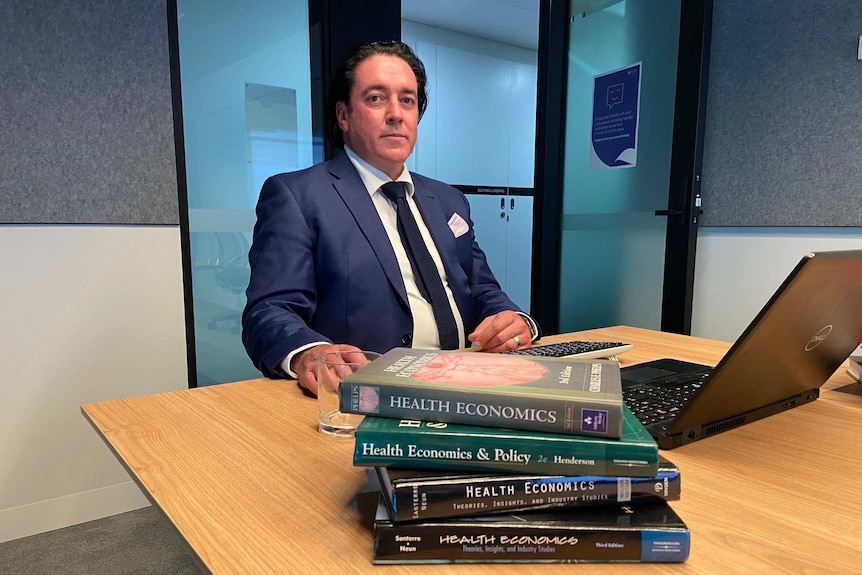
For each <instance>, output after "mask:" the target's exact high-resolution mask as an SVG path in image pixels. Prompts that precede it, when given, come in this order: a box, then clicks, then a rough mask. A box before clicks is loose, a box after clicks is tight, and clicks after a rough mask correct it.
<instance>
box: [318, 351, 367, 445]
mask: <svg viewBox="0 0 862 575" xmlns="http://www.w3.org/2000/svg"><path fill="white" fill-rule="evenodd" d="M378 357H380V354H379V353H375V352H373V351H336V352H332V353H325V354H323V355H321V356H320V357H319V358H318V359H317V405H318V429H319V430H320V431H321V432H322V433H326V434H327V435H332V436H334V437H353V434H354V432H355V431H356V427H357V426H358V425H359V423H360V422H361V421H362V419H363V417H364V416H363V415H357V414H354V413H342V412H341V411H339V409H338V386H339V384H340V383H341V380H342V379H343V378H344V377H346V376H347V375H349V374H351V373H353V372H354V371H356V370H358V369H360V368H361V367H362V366H363V365H366V364H368V363H369V362H371V361H373V360H375V359H377V358H378Z"/></svg>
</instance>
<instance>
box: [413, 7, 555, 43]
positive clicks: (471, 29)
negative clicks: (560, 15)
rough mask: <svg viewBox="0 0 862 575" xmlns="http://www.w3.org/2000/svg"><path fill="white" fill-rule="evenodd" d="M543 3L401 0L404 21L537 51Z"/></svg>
mask: <svg viewBox="0 0 862 575" xmlns="http://www.w3.org/2000/svg"><path fill="white" fill-rule="evenodd" d="M539 2H540V0H433V1H429V0H401V18H402V19H404V20H410V21H412V22H419V23H420V24H426V25H428V26H436V27H437V28H444V29H446V30H453V31H455V32H461V33H462V34H469V35H471V36H478V37H480V38H485V39H487V40H496V41H497V42H502V43H504V44H512V45H514V46H520V47H522V48H529V49H530V50H536V49H537V48H538V45H539Z"/></svg>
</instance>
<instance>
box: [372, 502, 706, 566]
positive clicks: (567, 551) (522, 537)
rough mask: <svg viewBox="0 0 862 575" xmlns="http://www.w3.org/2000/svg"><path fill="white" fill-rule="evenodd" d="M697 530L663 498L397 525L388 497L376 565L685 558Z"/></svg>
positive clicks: (378, 521) (381, 513)
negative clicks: (392, 519)
mask: <svg viewBox="0 0 862 575" xmlns="http://www.w3.org/2000/svg"><path fill="white" fill-rule="evenodd" d="M690 544H691V535H690V533H689V530H688V527H686V525H685V523H683V521H682V520H681V519H680V518H679V516H677V514H676V513H674V511H673V509H671V507H670V506H669V505H668V504H667V503H666V502H663V501H659V502H655V503H649V504H645V505H634V504H632V505H611V506H604V507H602V506H600V507H590V508H569V509H557V510H554V511H553V512H541V511H539V512H537V511H533V512H522V513H517V514H514V513H511V514H510V513H506V514H502V515H486V516H481V517H477V516H471V517H459V518H450V519H438V520H428V521H422V522H407V523H395V522H393V521H391V520H390V519H389V512H388V511H387V509H386V506H385V503H384V501H383V498H381V503H380V505H379V506H378V508H377V515H376V518H375V521H374V557H373V562H374V563H573V562H628V563H679V562H682V561H685V560H686V559H687V558H688V554H689V548H690Z"/></svg>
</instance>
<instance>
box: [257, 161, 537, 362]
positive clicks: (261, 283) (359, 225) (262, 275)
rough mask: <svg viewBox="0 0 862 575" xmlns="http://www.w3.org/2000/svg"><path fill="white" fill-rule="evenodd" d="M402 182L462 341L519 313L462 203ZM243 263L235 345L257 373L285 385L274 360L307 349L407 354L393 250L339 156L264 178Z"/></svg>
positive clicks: (403, 297) (436, 185) (419, 182)
mask: <svg viewBox="0 0 862 575" xmlns="http://www.w3.org/2000/svg"><path fill="white" fill-rule="evenodd" d="M411 177H412V179H413V184H414V196H413V197H414V200H415V202H416V205H417V207H418V208H419V211H420V212H421V214H422V218H423V219H424V220H425V224H426V225H427V226H428V230H429V231H430V233H431V236H432V237H433V238H434V243H435V244H436V246H437V250H438V251H439V252H440V257H441V258H442V260H443V266H444V268H445V270H446V276H447V278H448V280H449V285H450V287H451V288H452V293H453V294H454V296H455V301H456V302H457V304H458V309H459V310H460V311H461V315H462V319H463V322H464V329H465V333H467V334H469V333H470V332H472V331H473V329H474V328H475V327H476V326H477V325H478V324H479V322H480V321H481V320H482V319H484V318H485V317H487V316H490V315H493V314H495V313H498V312H501V311H504V310H515V311H520V310H519V309H518V307H517V306H516V305H515V304H514V303H513V302H512V301H511V300H510V299H509V298H508V297H507V296H506V294H505V293H503V291H502V290H501V289H500V285H499V284H498V283H497V280H496V279H495V278H494V274H493V273H491V270H490V268H489V267H488V263H487V261H486V259H485V254H484V253H483V252H482V250H481V249H480V248H479V246H478V244H477V243H476V239H475V237H474V234H473V222H472V220H471V219H470V209H469V204H468V203H467V199H466V198H465V197H464V195H463V194H462V193H461V192H460V191H458V190H456V189H455V188H453V187H451V186H448V185H446V184H444V183H442V182H438V181H436V180H432V179H429V178H425V177H423V176H420V175H418V174H413V173H411ZM453 213H457V214H459V215H460V216H461V218H463V219H464V221H466V222H467V224H468V225H469V227H470V229H469V231H468V232H467V233H465V234H463V235H461V236H460V237H458V238H456V237H455V235H454V233H453V232H452V230H450V229H449V225H448V223H447V222H448V221H449V218H450V217H452V214H453ZM249 262H250V264H251V279H250V281H249V286H248V290H247V292H246V293H247V296H248V302H247V304H246V308H245V310H244V312H243V317H242V323H243V332H242V338H243V343H244V345H245V348H246V350H247V351H248V354H249V356H250V357H251V359H252V362H253V363H254V365H255V366H256V367H257V368H258V369H259V370H261V371H262V372H263V374H264V375H266V376H268V377H284V376H285V374H284V372H282V371H281V369H280V367H279V363H280V362H281V360H282V359H284V358H285V357H286V356H287V354H288V353H290V352H291V351H293V350H294V349H297V348H299V347H301V346H303V345H305V344H309V343H312V342H316V341H329V342H332V343H348V344H352V345H355V346H357V347H359V348H361V349H365V350H370V351H378V352H385V351H388V350H390V349H392V348H393V347H398V346H402V347H410V344H411V342H412V339H413V333H412V332H413V319H412V317H411V314H410V307H409V306H408V304H407V292H406V290H405V288H404V281H403V279H402V277H401V272H400V271H399V268H398V261H397V259H396V257H395V251H394V250H393V249H392V245H391V243H390V242H389V237H388V236H387V235H386V231H385V229H384V228H383V223H382V222H381V221H380V216H379V215H378V213H377V210H376V208H375V207H374V203H373V202H372V200H371V197H370V196H369V194H368V191H367V190H366V188H365V185H364V184H363V182H362V179H361V178H360V177H359V173H358V172H357V171H356V168H354V166H353V164H352V163H351V162H350V160H349V158H348V157H347V155H346V154H345V153H344V152H342V151H339V152H338V153H337V155H336V157H335V158H334V159H333V160H331V161H329V162H325V163H322V164H318V165H316V166H313V167H311V168H308V169H306V170H302V171H299V172H293V173H287V174H279V175H276V176H273V177H271V178H269V179H267V180H266V182H265V183H264V185H263V188H262V190H261V193H260V198H259V200H258V204H257V223H256V224H255V228H254V240H253V243H252V247H251V250H250V251H249ZM465 343H466V342H465Z"/></svg>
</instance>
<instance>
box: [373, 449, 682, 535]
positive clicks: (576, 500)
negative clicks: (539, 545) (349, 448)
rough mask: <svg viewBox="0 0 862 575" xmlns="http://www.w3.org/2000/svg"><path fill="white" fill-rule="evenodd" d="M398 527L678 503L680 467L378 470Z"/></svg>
mask: <svg viewBox="0 0 862 575" xmlns="http://www.w3.org/2000/svg"><path fill="white" fill-rule="evenodd" d="M376 471H377V476H378V477H379V478H380V485H381V491H382V493H383V495H384V496H385V497H386V498H387V500H388V504H389V505H388V507H389V510H390V512H391V516H390V518H391V519H392V520H393V521H413V520H419V519H431V518H437V517H458V516H461V515H485V514H488V513H500V512H505V511H523V510H527V509H545V508H557V507H585V506H589V505H613V504H617V503H629V502H638V503H640V502H643V501H645V500H650V499H654V500H662V499H663V500H666V501H672V500H677V499H679V497H680V471H679V467H677V466H676V465H674V464H673V463H671V462H670V461H668V460H667V459H664V458H661V459H660V460H659V469H658V475H657V476H656V477H605V476H597V475H574V476H572V475H568V476H567V475H535V474H511V473H475V472H469V471H448V470H432V469H399V468H390V467H377V468H376Z"/></svg>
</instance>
